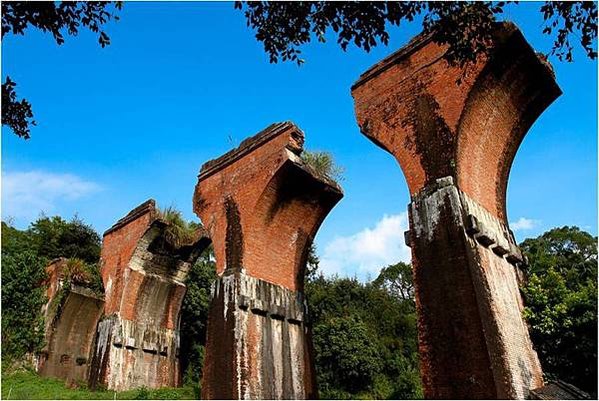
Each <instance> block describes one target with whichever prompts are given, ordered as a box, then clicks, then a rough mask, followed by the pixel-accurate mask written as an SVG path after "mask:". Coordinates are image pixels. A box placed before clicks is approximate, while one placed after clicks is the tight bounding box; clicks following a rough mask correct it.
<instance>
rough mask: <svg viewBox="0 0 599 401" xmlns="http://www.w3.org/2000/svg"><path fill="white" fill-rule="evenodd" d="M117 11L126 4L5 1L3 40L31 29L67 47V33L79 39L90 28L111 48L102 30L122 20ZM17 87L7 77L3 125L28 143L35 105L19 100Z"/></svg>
mask: <svg viewBox="0 0 599 401" xmlns="http://www.w3.org/2000/svg"><path fill="white" fill-rule="evenodd" d="M113 5H114V10H120V9H121V8H122V5H123V4H122V2H120V1H117V2H114V4H112V3H111V2H101V1H90V2H82V1H63V2H59V3H57V2H53V1H50V2H42V1H31V2H29V1H27V2H25V1H4V2H2V39H4V36H5V35H6V34H9V33H11V34H13V35H24V34H25V30H26V29H27V28H28V27H29V26H31V27H33V28H37V29H40V30H41V31H42V32H49V33H51V34H52V36H53V37H54V40H55V41H56V43H57V44H59V45H61V44H63V43H64V41H65V39H64V35H63V32H64V31H65V30H66V33H67V34H69V35H73V36H77V34H78V33H79V30H80V29H81V28H87V29H89V30H90V31H92V32H94V33H97V34H98V42H99V43H100V46H102V47H105V46H107V45H109V44H110V38H109V37H108V35H107V34H106V32H104V30H103V29H102V27H103V25H104V24H106V23H107V22H108V21H110V20H111V19H114V20H118V19H119V17H118V16H117V15H116V14H115V12H114V10H113V9H112V6H113ZM15 86H16V83H15V82H14V81H12V80H11V79H10V77H6V81H5V82H4V83H3V84H2V125H6V126H8V127H10V128H11V129H12V130H13V132H14V133H15V134H16V135H17V136H19V137H21V138H24V139H29V138H30V130H31V128H30V127H31V126H32V125H36V123H35V121H34V120H33V110H32V109H31V104H30V103H29V102H28V101H27V100H26V99H22V100H17V94H16V92H15Z"/></svg>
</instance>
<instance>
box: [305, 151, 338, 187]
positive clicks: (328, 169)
mask: <svg viewBox="0 0 599 401" xmlns="http://www.w3.org/2000/svg"><path fill="white" fill-rule="evenodd" d="M301 158H302V160H303V161H304V163H305V164H306V165H308V166H309V167H311V168H312V169H313V170H314V171H316V173H317V174H319V175H321V176H323V177H326V178H329V179H331V180H333V181H341V180H343V167H341V166H338V165H337V164H335V160H333V155H331V154H330V153H329V152H311V151H304V152H303V153H302V156H301Z"/></svg>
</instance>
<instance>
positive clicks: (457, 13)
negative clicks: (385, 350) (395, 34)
mask: <svg viewBox="0 0 599 401" xmlns="http://www.w3.org/2000/svg"><path fill="white" fill-rule="evenodd" d="M505 5H506V2H490V1H477V2H436V1H432V2H411V1H400V2H357V1H354V2H315V1H301V2H266V1H256V2H255V1H246V2H240V1H238V2H236V3H235V8H237V9H239V10H242V11H243V12H244V15H245V17H246V19H247V25H248V26H249V27H250V28H252V29H254V30H255V31H256V39H257V40H258V41H260V42H262V43H263V44H264V50H265V51H266V53H267V54H268V55H269V57H270V62H271V63H277V62H278V61H279V60H282V61H293V62H297V63H298V64H302V63H303V62H304V60H303V59H302V58H300V54H301V51H300V50H299V47H300V46H301V45H304V44H306V43H309V42H310V41H311V40H312V37H316V38H317V40H318V41H319V42H325V40H326V38H325V34H326V31H327V30H328V29H329V28H330V29H332V30H333V32H334V33H335V34H336V36H337V43H338V44H339V46H341V48H342V49H343V50H346V49H347V46H348V45H349V44H350V43H353V44H354V45H355V46H357V47H358V48H362V49H364V50H365V51H367V52H368V51H370V49H371V48H373V47H375V46H377V45H378V44H385V45H387V44H388V42H389V33H388V30H387V24H390V25H392V26H399V25H400V24H401V23H402V22H412V21H414V19H415V18H416V17H417V16H419V15H422V16H423V19H422V26H423V29H424V31H425V32H429V33H433V34H434V35H435V40H436V41H437V42H439V43H441V44H447V45H448V52H447V54H446V57H447V59H448V61H449V62H451V63H457V64H460V65H463V64H465V63H467V62H469V61H472V60H474V59H475V58H476V57H477V55H479V54H480V53H484V52H485V51H486V50H487V49H488V44H489V42H490V40H491V39H492V35H493V32H494V30H495V27H496V23H497V16H498V15H500V14H502V13H503V11H504V7H505ZM540 11H541V13H542V14H543V18H544V21H545V23H546V26H545V29H544V30H543V32H544V33H546V34H552V33H553V32H554V31H557V36H556V38H555V41H554V43H553V47H552V49H551V54H555V55H556V56H557V57H558V58H559V59H560V60H566V61H572V59H573V58H572V50H573V46H572V45H571V43H570V37H571V35H575V36H578V37H579V38H580V44H581V45H582V47H583V48H584V50H585V52H586V53H587V55H588V56H589V57H590V58H591V59H594V58H596V56H597V52H596V51H595V50H594V49H595V42H596V38H597V4H596V3H594V2H549V1H548V2H545V3H544V4H543V5H542V6H541V9H540Z"/></svg>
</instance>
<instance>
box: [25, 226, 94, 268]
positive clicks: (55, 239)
mask: <svg viewBox="0 0 599 401" xmlns="http://www.w3.org/2000/svg"><path fill="white" fill-rule="evenodd" d="M27 232H28V235H29V238H30V249H31V250H33V251H34V252H35V253H36V254H37V255H38V256H40V257H44V258H47V259H50V260H51V259H54V258H58V257H65V258H78V259H81V260H83V261H85V262H86V263H88V264H94V263H97V262H98V261H99V259H100V249H101V241H100V235H99V234H98V233H97V232H96V231H95V230H94V229H93V228H92V227H91V226H90V225H88V224H85V222H83V221H82V220H81V219H79V218H78V217H73V218H72V219H71V220H70V221H66V220H64V219H63V218H62V217H60V216H53V217H46V216H42V217H40V218H39V219H37V220H36V221H35V222H34V223H32V224H31V226H30V227H29V229H28V230H27Z"/></svg>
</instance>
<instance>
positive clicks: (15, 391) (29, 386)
mask: <svg viewBox="0 0 599 401" xmlns="http://www.w3.org/2000/svg"><path fill="white" fill-rule="evenodd" d="M2 399H3V400H24V399H34V400H193V399H199V394H197V389H194V388H193V387H181V388H163V389H159V390H148V389H144V388H141V389H137V390H130V391H124V392H118V393H117V392H114V391H109V390H98V391H91V390H89V389H87V388H85V387H80V388H76V389H71V388H67V387H66V386H65V385H64V383H63V382H62V381H61V380H58V379H50V378H46V377H40V376H38V375H37V374H36V373H34V372H31V371H26V370H19V371H17V372H13V373H9V374H3V375H2Z"/></svg>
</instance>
